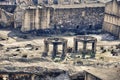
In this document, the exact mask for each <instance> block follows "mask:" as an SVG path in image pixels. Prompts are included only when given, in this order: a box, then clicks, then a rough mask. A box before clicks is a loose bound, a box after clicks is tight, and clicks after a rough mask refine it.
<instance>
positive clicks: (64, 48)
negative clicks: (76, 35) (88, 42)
mask: <svg viewBox="0 0 120 80" xmlns="http://www.w3.org/2000/svg"><path fill="white" fill-rule="evenodd" d="M66 51H67V41H66V42H64V43H63V47H62V56H61V58H62V59H64V58H65V56H66Z"/></svg>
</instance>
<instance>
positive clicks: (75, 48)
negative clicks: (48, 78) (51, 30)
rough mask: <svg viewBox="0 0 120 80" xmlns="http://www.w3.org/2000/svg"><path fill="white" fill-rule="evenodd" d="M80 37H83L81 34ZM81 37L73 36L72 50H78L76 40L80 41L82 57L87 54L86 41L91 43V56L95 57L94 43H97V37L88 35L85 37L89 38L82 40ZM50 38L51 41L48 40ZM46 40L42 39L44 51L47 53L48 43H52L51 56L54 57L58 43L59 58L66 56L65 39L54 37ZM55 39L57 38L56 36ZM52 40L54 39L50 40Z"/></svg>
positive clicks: (75, 51)
mask: <svg viewBox="0 0 120 80" xmlns="http://www.w3.org/2000/svg"><path fill="white" fill-rule="evenodd" d="M82 38H84V37H83V36H82ZM82 38H77V37H76V38H74V49H73V52H74V53H77V52H78V42H82V43H83V50H82V57H83V58H84V57H85V55H86V54H87V43H92V50H91V51H92V52H91V55H92V56H91V57H95V53H96V43H97V39H96V38H93V37H88V36H86V37H85V38H89V39H88V40H87V39H84V40H82ZM50 39H51V41H50ZM50 39H47V40H44V52H45V53H46V54H47V55H48V51H49V44H52V45H53V52H52V58H53V59H54V58H55V57H56V55H57V52H58V45H62V55H61V58H62V59H64V58H65V56H66V51H67V40H66V39H63V38H58V40H60V41H57V40H54V38H50ZM56 39H57V38H56ZM52 40H54V41H52Z"/></svg>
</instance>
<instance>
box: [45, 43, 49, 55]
mask: <svg viewBox="0 0 120 80" xmlns="http://www.w3.org/2000/svg"><path fill="white" fill-rule="evenodd" d="M48 51H49V44H48V42H47V41H44V52H47V53H48Z"/></svg>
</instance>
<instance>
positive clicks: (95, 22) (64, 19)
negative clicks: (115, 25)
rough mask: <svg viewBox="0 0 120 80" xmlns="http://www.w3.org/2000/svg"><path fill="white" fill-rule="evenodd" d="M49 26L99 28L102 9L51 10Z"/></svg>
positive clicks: (102, 14)
mask: <svg viewBox="0 0 120 80" xmlns="http://www.w3.org/2000/svg"><path fill="white" fill-rule="evenodd" d="M50 14H51V15H50V26H52V25H54V24H55V25H58V26H63V27H67V28H69V27H72V28H76V26H79V27H89V25H92V27H93V28H95V27H98V26H101V27H102V24H103V19H104V7H86V8H62V9H61V8H57V9H53V10H51V13H50Z"/></svg>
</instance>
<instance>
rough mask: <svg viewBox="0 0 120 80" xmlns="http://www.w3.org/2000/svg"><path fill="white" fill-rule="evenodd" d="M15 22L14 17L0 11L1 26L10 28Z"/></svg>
mask: <svg viewBox="0 0 120 80" xmlns="http://www.w3.org/2000/svg"><path fill="white" fill-rule="evenodd" d="M13 21H14V16H13V14H12V13H9V12H7V11H5V10H3V9H0V26H2V27H7V26H10V25H11V24H12V23H13Z"/></svg>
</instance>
